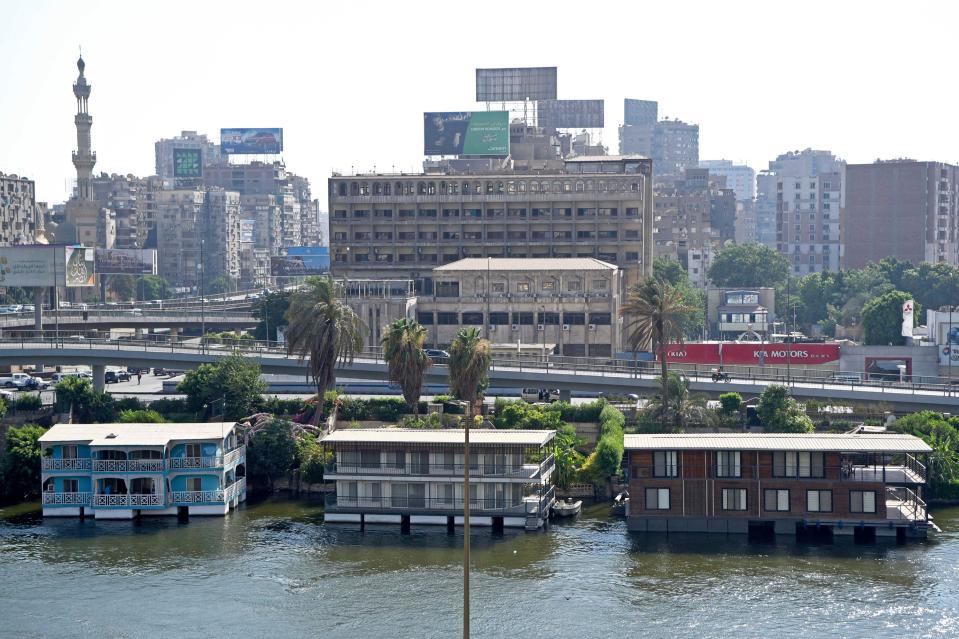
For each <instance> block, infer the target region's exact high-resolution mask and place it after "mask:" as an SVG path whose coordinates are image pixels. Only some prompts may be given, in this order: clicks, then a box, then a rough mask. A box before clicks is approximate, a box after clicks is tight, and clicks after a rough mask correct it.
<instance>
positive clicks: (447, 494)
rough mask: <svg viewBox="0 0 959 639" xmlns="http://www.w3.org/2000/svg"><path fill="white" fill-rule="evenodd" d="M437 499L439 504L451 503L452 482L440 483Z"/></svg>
mask: <svg viewBox="0 0 959 639" xmlns="http://www.w3.org/2000/svg"><path fill="white" fill-rule="evenodd" d="M439 497H440V499H439V501H440V503H441V504H452V503H453V484H442V485H440V494H439Z"/></svg>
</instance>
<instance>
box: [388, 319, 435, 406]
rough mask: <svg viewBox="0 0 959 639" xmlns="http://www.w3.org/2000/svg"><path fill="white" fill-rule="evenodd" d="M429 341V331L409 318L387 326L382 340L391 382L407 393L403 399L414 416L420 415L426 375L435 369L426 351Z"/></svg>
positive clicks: (404, 393)
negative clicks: (427, 341)
mask: <svg viewBox="0 0 959 639" xmlns="http://www.w3.org/2000/svg"><path fill="white" fill-rule="evenodd" d="M425 341H426V328H425V327H424V326H421V325H420V324H419V323H417V322H415V321H412V320H408V319H406V318H403V319H398V320H396V321H394V322H392V323H391V324H390V325H389V326H387V327H386V331H385V332H384V334H383V338H382V339H381V340H380V344H381V345H382V346H383V358H384V359H385V360H386V365H387V368H388V371H389V376H390V381H391V382H393V383H396V384H399V385H400V388H402V389H403V398H404V399H405V400H406V403H407V405H408V406H409V407H410V411H411V412H412V413H413V414H414V415H416V414H418V413H419V404H420V392H421V391H422V389H423V375H425V374H426V370H427V369H428V368H429V367H430V366H432V365H433V362H432V361H431V360H430V358H429V356H428V355H427V354H426V351H424V350H423V343H424V342H425Z"/></svg>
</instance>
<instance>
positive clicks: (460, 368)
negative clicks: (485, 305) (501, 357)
mask: <svg viewBox="0 0 959 639" xmlns="http://www.w3.org/2000/svg"><path fill="white" fill-rule="evenodd" d="M492 363H493V356H492V352H491V350H490V344H489V341H487V340H485V339H483V338H482V337H481V336H480V331H479V329H478V328H476V327H475V326H471V327H468V328H463V329H460V332H459V333H457V334H456V337H454V338H453V342H452V343H451V344H450V361H449V368H450V371H449V374H450V390H451V391H452V392H453V394H454V395H456V396H457V397H459V398H460V399H462V400H464V401H466V402H468V403H469V407H468V408H467V412H466V419H467V421H469V420H470V419H471V417H472V415H473V404H474V403H475V402H476V398H477V397H479V396H480V393H482V390H483V388H485V387H486V383H487V375H488V374H489V367H490V365H491V364H492Z"/></svg>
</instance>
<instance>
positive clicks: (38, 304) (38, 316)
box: [33, 286, 47, 373]
mask: <svg viewBox="0 0 959 639" xmlns="http://www.w3.org/2000/svg"><path fill="white" fill-rule="evenodd" d="M46 292H47V289H46V288H44V287H42V286H38V287H36V288H35V289H33V329H34V330H35V331H37V337H40V336H42V335H43V333H41V331H42V330H43V301H44V297H46ZM36 371H37V372H38V373H42V372H43V364H36Z"/></svg>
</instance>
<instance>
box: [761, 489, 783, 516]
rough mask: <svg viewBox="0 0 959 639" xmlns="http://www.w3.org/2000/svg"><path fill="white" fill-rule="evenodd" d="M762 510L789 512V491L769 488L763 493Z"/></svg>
mask: <svg viewBox="0 0 959 639" xmlns="http://www.w3.org/2000/svg"><path fill="white" fill-rule="evenodd" d="M763 510H766V511H768V512H779V513H788V512H789V491H788V490H781V489H769V490H766V491H765V492H764V493H763Z"/></svg>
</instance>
